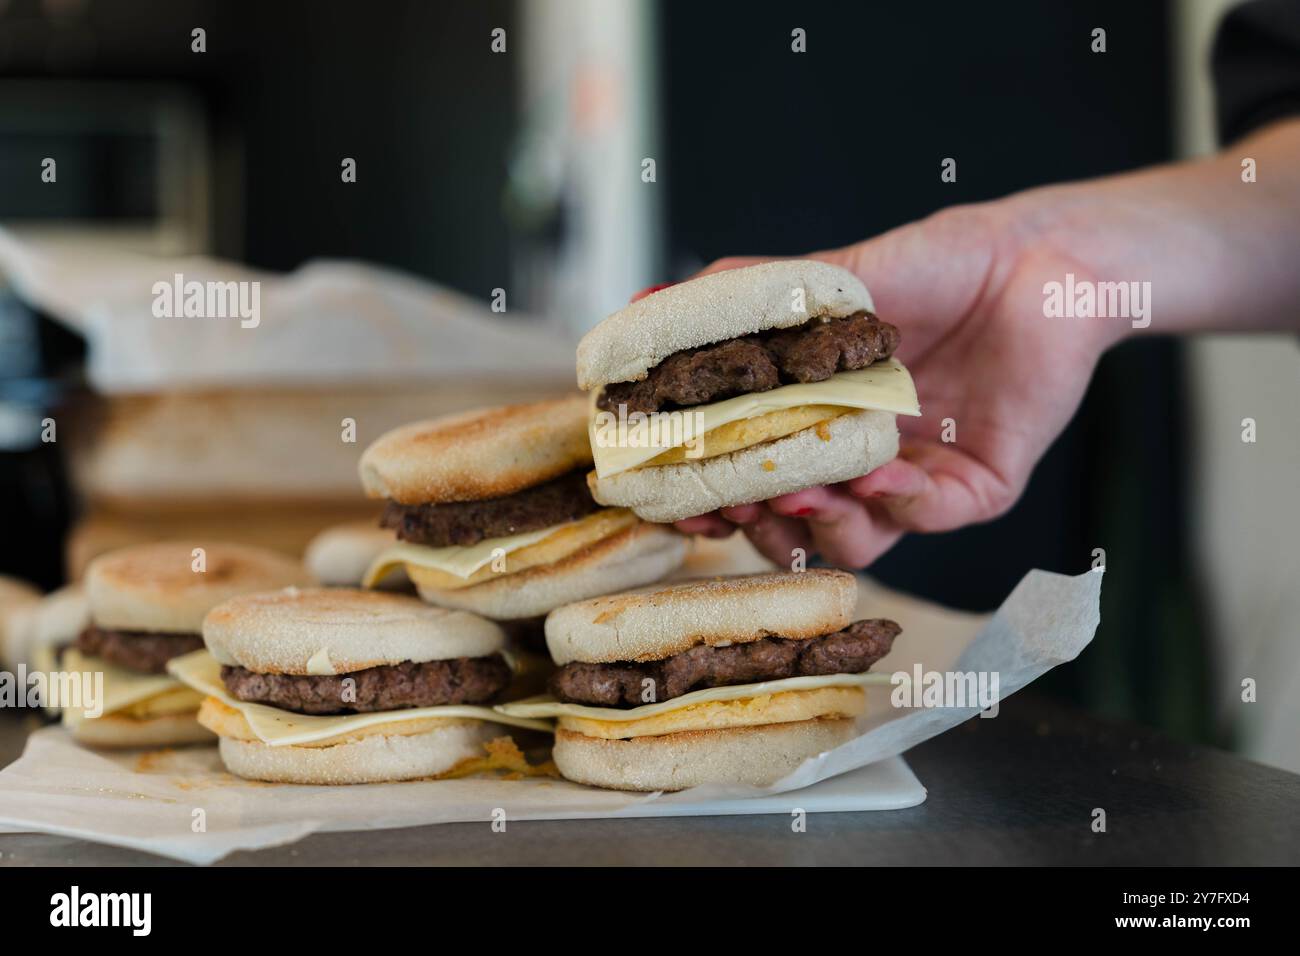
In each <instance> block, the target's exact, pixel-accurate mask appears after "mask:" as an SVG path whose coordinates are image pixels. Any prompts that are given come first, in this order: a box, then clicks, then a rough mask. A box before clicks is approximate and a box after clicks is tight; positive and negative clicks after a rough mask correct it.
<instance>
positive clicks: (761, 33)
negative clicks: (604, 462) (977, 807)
mask: <svg viewBox="0 0 1300 956" xmlns="http://www.w3.org/2000/svg"><path fill="white" fill-rule="evenodd" d="M657 10H658V14H659V15H658V23H657V26H656V35H657V55H658V62H659V74H660V77H661V89H660V90H659V101H660V105H661V116H660V119H659V123H660V129H661V134H662V142H663V145H664V149H663V152H662V158H661V161H660V163H659V169H658V184H659V188H661V189H663V190H666V193H667V199H666V201H667V206H666V212H667V217H666V230H667V248H666V249H664V250H663V261H664V262H665V263H692V262H707V261H709V260H711V259H713V258H716V257H719V256H723V255H729V254H737V253H797V252H800V251H806V250H810V249H817V248H824V247H827V246H832V245H837V244H843V243H849V242H853V241H855V240H858V239H861V238H863V237H866V236H868V235H871V234H873V233H876V232H880V231H883V230H885V229H888V228H890V227H891V226H894V225H897V224H900V223H903V222H906V221H908V220H911V219H915V218H917V217H920V216H924V215H926V214H928V213H930V212H932V211H934V210H936V209H940V208H942V207H944V206H947V205H951V204H954V203H961V202H971V201H977V200H982V199H989V198H993V197H997V196H1001V195H1005V194H1007V193H1009V192H1013V191H1016V190H1020V189H1024V188H1026V187H1030V186H1034V185H1038V184H1042V183H1049V182H1056V181H1060V180H1063V179H1074V178H1080V177H1087V176H1095V175H1099V174H1104V173H1110V172H1115V171H1118V170H1123V169H1129V168H1132V167H1135V166H1140V165H1144V164H1148V163H1154V162H1159V161H1161V160H1165V159H1168V158H1169V157H1170V155H1171V149H1172V134H1171V122H1170V115H1171V103H1170V93H1171V91H1170V88H1169V80H1168V76H1169V74H1170V62H1169V40H1168V23H1167V17H1168V9H1167V7H1166V5H1165V4H1164V3H1157V2H1143V3H1132V2H1127V3H1124V2H1115V3H1071V4H1061V3H1043V2H1034V0H1020V2H1000V3H997V4H963V3H931V2H913V3H907V4H900V3H889V4H865V3H862V4H844V3H815V2H801V3H799V4H796V5H791V4H789V3H765V2H746V3H731V2H729V3H709V4H703V3H698V2H684V0H683V2H668V3H663V4H660V5H658V7H657ZM518 22H519V16H518V9H517V8H516V6H515V4H513V3H508V2H504V0H491V2H482V0H476V2H472V3H471V2H463V3H443V2H438V3H414V2H412V3H396V2H391V0H372V2H368V3H365V4H355V3H335V2H320V0H318V2H310V3H309V2H275V3H251V2H249V3H242V2H222V3H217V2H215V0H209V2H201V0H119V2H114V3H111V4H110V3H103V2H98V3H96V2H90V3H87V4H85V5H84V8H83V9H82V10H81V11H80V13H79V14H78V16H76V17H75V18H72V19H68V20H65V21H62V22H60V21H59V20H58V19H57V18H51V17H50V16H49V15H48V11H47V10H46V9H45V7H44V6H43V5H42V4H39V3H37V2H36V0H12V2H11V3H10V4H9V5H8V7H7V8H6V9H5V10H4V11H3V12H2V13H0V100H3V97H4V95H5V94H6V91H9V92H12V91H15V90H27V91H30V89H31V88H32V87H31V84H37V87H36V88H37V90H38V91H39V92H38V98H39V99H40V100H42V101H44V100H45V99H46V98H48V102H49V103H51V104H64V105H66V104H68V103H69V102H71V103H73V104H75V103H77V102H78V100H79V99H81V98H86V97H90V98H93V97H94V96H96V95H97V92H96V91H97V90H99V89H100V88H102V87H103V86H104V83H103V81H105V80H113V81H117V82H119V83H120V82H121V81H131V83H133V84H138V88H139V89H140V91H141V92H140V94H139V95H141V96H144V95H146V92H145V91H148V90H151V89H156V88H157V87H158V86H160V85H161V86H162V87H164V88H166V89H167V90H169V91H178V90H179V91H183V93H184V94H185V95H187V96H189V97H192V98H193V100H194V101H195V102H197V103H198V104H200V108H201V110H202V113H203V115H204V116H205V117H206V122H207V124H208V127H207V132H208V136H209V138H210V141H211V145H212V155H213V181H212V196H213V210H214V215H215V221H214V223H213V235H214V236H215V245H214V248H213V252H214V253H215V254H217V255H221V256H228V257H233V258H239V259H243V260H245V261H247V262H249V263H250V264H252V265H254V266H259V267H264V268H270V269H280V270H284V269H291V268H293V267H295V266H296V265H298V264H300V263H302V262H303V261H305V260H307V259H309V258H315V257H321V256H337V257H358V258H363V259H367V260H371V261H374V262H378V263H384V264H388V265H392V266H395V267H398V268H401V269H405V270H409V271H412V272H414V273H417V274H420V275H424V276H428V277H430V278H433V279H436V280H438V281H440V282H443V283H446V284H448V285H451V286H454V287H456V288H459V289H461V290H463V291H465V292H468V293H470V294H473V295H477V296H479V297H486V295H487V294H488V293H487V290H488V289H490V288H491V287H492V286H493V285H495V284H496V283H497V281H498V277H499V276H501V275H502V274H506V273H507V272H508V271H509V267H510V259H511V253H512V249H513V248H515V246H514V245H513V240H514V239H515V238H517V236H514V235H512V227H511V225H510V220H509V217H508V216H507V215H506V214H505V209H504V206H505V203H504V200H503V197H504V195H505V192H506V162H507V159H508V157H509V154H510V150H511V148H512V144H513V142H514V138H515V136H516V130H517V124H518V119H519V103H518V101H517V92H516V91H517V81H518V78H517V76H516V75H515V73H514V70H515V69H516V67H515V65H514V59H513V58H512V57H509V56H507V57H499V56H493V55H492V54H491V53H490V52H489V50H488V44H487V42H486V38H487V36H488V34H489V32H490V30H491V29H492V28H493V27H495V26H505V27H507V29H508V30H509V31H511V33H512V34H513V33H514V31H515V30H516V29H517V24H518ZM195 25H205V26H206V27H207V29H208V44H209V46H208V49H209V52H208V53H207V54H205V55H203V56H196V55H192V54H191V53H190V52H189V31H190V29H191V28H192V27H193V26H195ZM794 26H800V27H803V28H804V29H805V30H807V33H808V43H809V53H808V54H807V55H804V56H793V55H791V54H790V52H789V43H790V30H791V29H792V27H794ZM1095 26H1104V27H1105V28H1106V30H1107V41H1108V52H1106V53H1105V54H1104V55H1096V54H1093V53H1091V52H1090V50H1089V43H1090V32H1091V30H1092V28H1093V27H1095ZM118 89H121V87H118ZM126 95H127V96H128V98H129V97H130V96H131V95H132V94H131V93H130V92H128V93H127V94H126ZM150 95H151V94H150ZM27 118H28V119H29V118H30V117H27ZM54 135H57V134H56V133H51V132H49V131H48V130H42V129H41V128H40V124H39V123H38V124H33V123H30V122H26V121H25V118H24V116H23V115H22V114H21V111H19V112H15V111H14V110H12V109H11V110H10V111H9V112H4V111H0V221H3V220H4V219H7V218H11V217H23V218H31V217H43V216H48V217H59V216H64V215H68V214H75V215H78V216H80V217H82V218H97V217H98V218H110V219H111V218H113V217H122V216H130V215H136V214H144V215H148V214H150V213H151V212H152V210H151V208H150V203H151V201H152V200H151V198H150V197H151V196H152V191H151V190H149V189H141V188H138V186H139V182H140V181H142V180H145V179H146V178H147V177H148V176H150V175H156V171H154V170H151V169H150V168H149V166H148V163H147V162H141V161H140V156H141V149H140V143H139V141H138V140H137V139H135V138H133V137H132V136H131V135H123V134H120V133H117V134H113V135H107V136H104V137H101V138H99V139H91V140H88V141H82V142H80V143H79V144H78V145H77V146H76V147H75V148H74V147H72V146H71V145H70V144H67V143H64V144H62V146H63V149H62V153H61V154H63V155H68V154H69V153H70V150H71V155H69V161H68V163H67V165H66V166H65V165H63V161H62V160H61V166H60V179H61V180H63V179H65V178H66V179H67V180H68V181H72V180H74V179H76V178H77V177H76V176H75V174H74V171H75V170H78V169H80V170H81V171H82V173H83V176H82V177H81V178H82V181H83V182H85V183H87V184H88V185H87V187H86V188H85V189H84V190H83V192H82V193H81V194H80V195H79V197H78V198H76V199H75V200H72V199H69V194H68V193H67V192H66V191H60V193H58V194H54V193H44V192H41V191H39V190H34V189H32V188H31V184H32V182H33V180H32V177H31V169H32V168H35V167H37V166H39V157H40V156H44V155H49V154H50V149H51V146H50V143H51V140H50V137H51V136H54ZM322 156H325V157H331V160H330V161H329V162H322V161H321V157H322ZM341 156H354V157H356V158H357V160H358V163H359V165H360V167H361V168H362V169H363V170H364V175H361V176H360V177H359V181H358V183H357V184H355V185H349V186H348V187H346V188H344V187H343V186H342V184H341V183H340V182H339V177H338V165H337V161H336V160H334V159H332V157H341ZM946 156H953V157H956V158H957V159H958V172H959V176H958V182H957V183H955V184H945V183H941V182H940V179H939V175H938V174H939V163H940V160H941V159H942V158H943V157H946ZM65 170H66V173H65ZM115 170H116V171H117V173H118V174H117V175H114V171H115ZM122 170H131V171H132V173H131V175H126V176H124V175H121V171H122ZM92 171H98V172H97V173H92ZM95 176H99V177H100V178H99V179H96V178H94V177H95ZM137 177H138V178H137ZM133 180H135V181H136V187H135V188H133V187H131V186H129V185H127V186H122V185H120V184H122V183H128V184H129V183H130V182H132V181H133ZM56 195H57V196H58V197H59V198H55V196H56ZM69 202H74V203H75V205H76V207H77V208H75V209H69V208H68V207H67V205H66V204H67V203H69ZM54 203H63V204H65V205H53V204H54ZM533 228H535V229H536V228H538V227H537V226H536V225H534V227H533ZM540 231H541V232H542V233H543V234H545V235H546V236H549V237H550V239H551V240H552V241H562V239H563V235H564V223H563V221H562V213H561V214H560V217H557V219H556V220H555V221H553V222H550V223H544V224H542V225H541V227H540ZM665 271H666V272H670V273H671V272H672V271H673V270H672V268H671V267H667V266H666V267H665ZM669 277H676V276H670V275H666V276H665V278H669ZM628 291H629V293H630V292H632V291H633V290H628ZM590 318H591V319H593V320H594V319H595V318H596V317H594V316H593V317H590ZM905 331H906V330H904V332H905ZM40 341H41V343H42V344H41V345H40V348H39V350H38V352H37V356H36V360H37V361H38V363H39V367H40V371H39V372H36V373H33V372H32V370H31V368H29V367H28V365H26V364H24V362H23V361H21V360H19V359H17V358H15V357H14V356H13V355H11V356H9V357H7V358H6V360H5V362H4V363H3V364H0V387H4V388H7V389H9V390H10V391H11V392H12V390H14V389H17V388H20V387H22V388H29V387H31V384H32V380H33V378H35V379H36V380H38V381H41V380H44V381H48V380H50V379H52V378H57V377H58V376H59V375H61V374H62V375H69V374H70V375H73V376H75V366H76V362H77V359H78V348H77V345H76V343H75V342H73V341H70V340H69V337H68V336H66V335H63V334H60V333H59V332H58V331H57V330H54V329H52V328H50V327H45V328H43V330H42V332H41V339H40ZM14 369H18V371H14ZM69 370H71V371H69ZM6 374H7V375H8V380H5V379H4V376H5V375H6ZM1120 382H1123V383H1124V388H1123V389H1120V388H1118V387H1116V385H1117V383H1120ZM1183 385H1184V383H1183V374H1182V365H1181V360H1180V355H1179V352H1178V349H1177V347H1176V346H1175V345H1174V344H1173V343H1169V342H1162V341H1158V340H1147V341H1143V342H1141V343H1130V344H1127V345H1124V346H1122V347H1121V348H1119V349H1117V350H1116V351H1115V352H1114V353H1112V354H1111V355H1109V356H1108V357H1107V358H1106V359H1104V360H1103V362H1102V364H1101V367H1100V369H1099V370H1098V373H1097V377H1096V380H1095V381H1094V385H1093V388H1092V390H1091V391H1090V393H1089V395H1088V397H1087V399H1086V400H1085V402H1084V404H1083V407H1082V409H1081V410H1080V412H1079V414H1078V416H1077V419H1076V421H1075V422H1074V423H1073V425H1072V426H1071V427H1070V428H1069V429H1068V431H1067V432H1066V433H1065V434H1064V435H1063V436H1062V437H1061V439H1060V440H1059V441H1058V442H1057V443H1056V445H1055V446H1054V447H1053V449H1052V450H1051V452H1050V453H1049V454H1048V456H1047V457H1046V458H1045V459H1044V461H1043V462H1042V463H1041V465H1040V466H1039V468H1038V470H1037V472H1036V473H1035V475H1034V479H1033V481H1032V482H1031V484H1030V486H1029V489H1028V491H1027V493H1026V494H1025V496H1024V499H1023V500H1022V501H1021V502H1020V503H1019V505H1017V507H1016V508H1015V509H1014V510H1013V511H1012V512H1011V513H1010V514H1008V515H1007V516H1005V517H1004V518H1002V519H1000V520H999V521H997V522H994V523H992V524H989V525H986V526H983V527H975V528H970V529H967V530H964V531H961V532H957V533H953V534H947V535H937V536H927V537H914V538H912V539H910V540H907V541H905V542H903V543H902V544H901V545H899V546H898V547H897V548H896V549H894V551H893V552H891V553H890V554H889V555H887V556H886V557H885V558H884V559H882V560H881V561H880V562H878V564H877V565H876V566H875V567H873V568H872V569H871V570H872V573H873V574H876V575H878V576H879V577H880V578H882V579H883V580H884V581H886V582H887V583H889V584H891V585H895V586H898V587H902V588H905V589H907V590H910V591H913V592H916V593H919V594H923V595H926V596H929V597H932V598H934V599H935V600H938V601H941V602H943V603H946V604H950V605H954V606H958V607H964V608H972V609H989V608H992V607H994V606H996V605H997V604H998V603H1000V602H1001V600H1002V599H1003V598H1004V597H1005V596H1006V594H1007V593H1008V592H1009V591H1010V590H1011V588H1012V587H1013V586H1014V585H1015V583H1016V582H1017V581H1018V580H1019V579H1020V578H1021V576H1022V575H1023V574H1024V573H1025V571H1027V570H1028V569H1030V568H1033V567H1040V568H1047V569H1051V570H1057V571H1062V572H1068V573H1076V572H1079V571H1083V570H1085V569H1087V568H1088V566H1089V563H1090V561H1091V552H1092V549H1093V548H1097V547H1102V548H1105V549H1106V553H1107V558H1108V570H1107V575H1106V585H1105V588H1104V592H1103V607H1102V618H1103V621H1102V626H1101V628H1100V630H1099V632H1098V634H1097V638H1096V640H1095V641H1094V643H1093V645H1092V646H1091V647H1090V648H1089V649H1088V650H1087V651H1086V652H1085V653H1084V654H1083V656H1082V657H1081V658H1080V660H1079V661H1078V662H1076V663H1075V664H1074V665H1072V666H1069V667H1063V668H1059V669H1057V670H1056V671H1054V672H1053V673H1052V674H1051V675H1049V676H1048V678H1047V679H1045V681H1044V682H1043V684H1042V685H1040V686H1045V687H1046V688H1047V689H1049V690H1050V691H1051V692H1054V693H1056V694H1058V695H1060V696H1063V697H1066V698H1069V699H1072V700H1075V701H1077V702H1081V703H1084V704H1087V705H1090V706H1093V707H1094V708H1096V709H1099V710H1101V711H1103V712H1107V713H1110V714H1115V715H1122V716H1129V717H1135V718H1137V719H1139V720H1141V721H1143V722H1145V723H1148V724H1154V725H1157V726H1161V727H1164V728H1166V729H1169V730H1172V731H1173V732H1175V733H1176V734H1178V735H1180V736H1183V737H1187V738H1197V739H1206V738H1208V737H1210V736H1211V733H1212V728H1211V726H1210V723H1209V719H1208V697H1207V693H1206V674H1207V673H1208V671H1209V668H1210V667H1211V666H1212V662H1211V661H1209V660H1208V658H1207V652H1206V641H1205V637H1204V634H1203V633H1202V630H1201V628H1200V625H1199V621H1200V618H1201V615H1200V614H1199V613H1198V609H1197V607H1196V604H1195V599H1194V595H1195V594H1196V593H1197V592H1196V589H1195V588H1194V586H1193V584H1192V581H1191V577H1190V572H1189V570H1188V560H1187V553H1188V549H1187V531H1186V529H1187V520H1188V515H1187V501H1186V494H1185V491H1186V489H1185V487H1184V485H1185V474H1186V466H1185V461H1186V448H1185V447H1184V443H1185V439H1184V430H1185V417H1184V412H1183V408H1184V400H1183ZM51 454H53V453H52V452H50V451H48V450H39V451H36V452H23V453H5V454H3V455H0V495H2V496H3V497H2V499H0V518H2V519H3V522H4V527H5V533H4V534H0V572H3V573H8V574H17V575H20V576H25V577H29V578H31V577H37V578H39V580H40V583H42V584H43V585H45V586H52V585H53V584H55V583H57V579H58V576H59V573H60V572H59V567H60V558H59V536H58V535H56V534H54V533H53V527H57V526H59V525H60V523H62V522H66V520H67V517H68V514H69V511H70V505H69V504H68V502H67V501H66V500H65V499H64V498H63V497H62V496H61V495H60V494H59V493H58V490H57V489H58V487H59V482H60V465H59V463H58V462H57V461H56V460H52V459H51V458H50V457H49V455H51Z"/></svg>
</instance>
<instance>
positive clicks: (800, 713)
mask: <svg viewBox="0 0 1300 956" xmlns="http://www.w3.org/2000/svg"><path fill="white" fill-rule="evenodd" d="M865 709H866V695H865V694H864V693H863V690H862V688H861V687H819V688H817V689H815V690H787V691H783V692H782V693H779V694H759V695H758V696H757V697H745V698H742V699H740V700H710V701H705V702H703V703H699V704H691V705H690V706H689V707H680V708H678V709H677V710H670V711H668V712H667V713H664V714H658V715H656V716H654V717H643V718H641V719H640V720H590V719H588V718H586V717H561V718H560V720H559V726H560V728H561V729H562V730H572V731H573V732H575V733H579V734H583V735H584V736H587V737H600V738H603V739H605V740H626V739H628V738H629V737H659V736H662V735H663V734H675V733H680V732H682V731H688V730H724V729H726V728H728V727H757V726H760V725H766V724H787V723H790V722H792V721H797V720H815V719H816V718H818V717H835V718H840V717H857V716H858V715H859V714H861V713H862V712H863V710H865Z"/></svg>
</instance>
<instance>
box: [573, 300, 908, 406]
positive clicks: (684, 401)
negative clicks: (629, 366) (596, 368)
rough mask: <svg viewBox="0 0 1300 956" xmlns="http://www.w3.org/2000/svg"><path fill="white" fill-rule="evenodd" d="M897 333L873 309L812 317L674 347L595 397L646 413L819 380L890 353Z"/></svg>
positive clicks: (864, 364)
mask: <svg viewBox="0 0 1300 956" xmlns="http://www.w3.org/2000/svg"><path fill="white" fill-rule="evenodd" d="M900 338H901V336H900V335H899V332H898V329H897V328H895V327H894V326H892V325H890V324H889V323H888V322H881V321H880V320H879V319H877V318H876V317H875V316H874V315H872V314H871V313H870V312H854V313H853V314H852V315H849V316H844V317H842V318H833V319H829V320H827V321H823V320H821V319H812V320H811V321H808V322H805V323H803V325H797V326H795V327H794V328H791V329H772V330H769V331H767V332H760V333H758V334H757V335H745V336H742V337H740V338H736V339H728V340H726V341H725V342H718V343H716V344H714V345H705V346H701V347H700V348H694V349H683V350H682V351H680V352H674V353H673V354H672V355H670V356H668V357H667V358H666V359H664V360H663V361H662V362H660V363H659V364H658V365H656V366H655V367H654V368H652V369H650V371H649V372H648V373H647V375H646V377H645V378H644V379H642V380H641V381H639V382H617V383H615V384H613V385H606V386H605V390H604V392H603V393H602V394H601V396H600V398H599V400H598V402H597V404H598V405H599V406H600V407H601V408H603V409H604V410H606V411H610V412H617V410H618V406H619V405H626V406H627V410H628V412H629V413H631V412H645V413H649V412H657V411H661V410H663V409H666V408H680V407H685V406H690V405H703V404H705V403H706V402H714V401H719V400H721V399H724V398H731V397H732V396H733V395H744V394H747V393H749V392H765V391H767V390H768V389H772V388H776V387H777V386H778V385H791V384H794V383H798V382H824V381H826V379H828V378H830V377H831V376H832V375H834V374H835V373H836V372H848V371H852V370H853V369H859V368H866V367H867V366H868V365H870V364H871V363H872V362H879V361H881V360H883V359H887V358H889V357H890V356H891V355H893V354H894V351H895V350H896V349H897V348H898V343H899V340H900Z"/></svg>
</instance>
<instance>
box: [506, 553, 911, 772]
mask: <svg viewBox="0 0 1300 956" xmlns="http://www.w3.org/2000/svg"><path fill="white" fill-rule="evenodd" d="M856 601H857V586H856V582H855V581H854V578H853V575H851V574H849V573H848V572H845V571H832V570H813V571H805V572H801V573H794V572H783V571H772V572H765V573H760V574H751V575H744V576H739V577H723V578H708V579H699V580H695V581H683V582H678V583H673V584H664V585H659V586H657V587H653V588H643V589H641V590H638V591H632V592H629V593H626V594H613V595H608V596H605V597H599V598H594V599H592V600H588V601H582V602H580V603H577V604H571V605H568V606H567V607H562V608H559V609H557V610H556V611H554V612H552V613H551V615H550V616H549V617H548V618H547V619H546V642H547V646H548V647H549V648H550V652H551V656H552V657H553V658H554V660H555V663H556V664H557V665H559V669H558V670H557V671H556V672H555V674H554V675H552V677H551V680H550V687H549V689H550V696H549V697H548V698H541V699H532V700H527V701H519V702H516V703H513V704H506V705H503V706H502V707H499V708H498V709H499V710H501V711H503V712H504V713H507V714H510V715H513V716H520V717H552V718H556V719H557V721H558V723H557V726H556V736H555V749H554V758H555V763H556V766H558V767H559V770H560V773H561V774H563V775H564V776H565V777H567V778H568V779H570V780H574V781H577V782H579V783H585V784H591V785H594V786H598V787H608V788H612V789H617V790H644V791H653V790H682V789H685V788H687V787H694V786H699V785H701V784H708V783H718V784H748V785H752V786H766V785H768V784H771V783H774V782H775V781H777V780H779V779H780V778H782V777H783V776H785V775H786V774H788V773H790V772H791V771H793V770H794V769H795V768H797V767H798V766H799V765H800V764H801V763H803V761H805V760H807V759H808V758H811V757H815V756H817V755H818V754H820V753H822V752H824V751H827V750H831V749H833V748H835V747H837V746H839V745H840V744H842V743H844V742H846V741H847V740H849V739H850V738H852V737H853V736H854V735H855V734H856V733H857V731H856V729H855V718H857V717H858V716H860V715H861V714H862V713H863V712H864V709H865V707H866V696H865V690H864V688H865V686H866V685H868V684H872V683H887V682H888V679H889V678H888V676H887V675H882V674H868V673H867V671H868V670H869V669H870V667H871V666H872V665H873V664H875V663H876V662H877V661H878V660H880V659H881V658H882V657H884V656H885V655H886V654H887V653H889V650H890V648H891V646H892V645H893V642H894V638H895V637H897V636H898V634H899V632H900V628H899V626H898V625H897V624H896V623H894V622H893V621H889V620H884V619H876V620H858V621H855V620H854V619H853V613H854V608H855V605H856Z"/></svg>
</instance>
